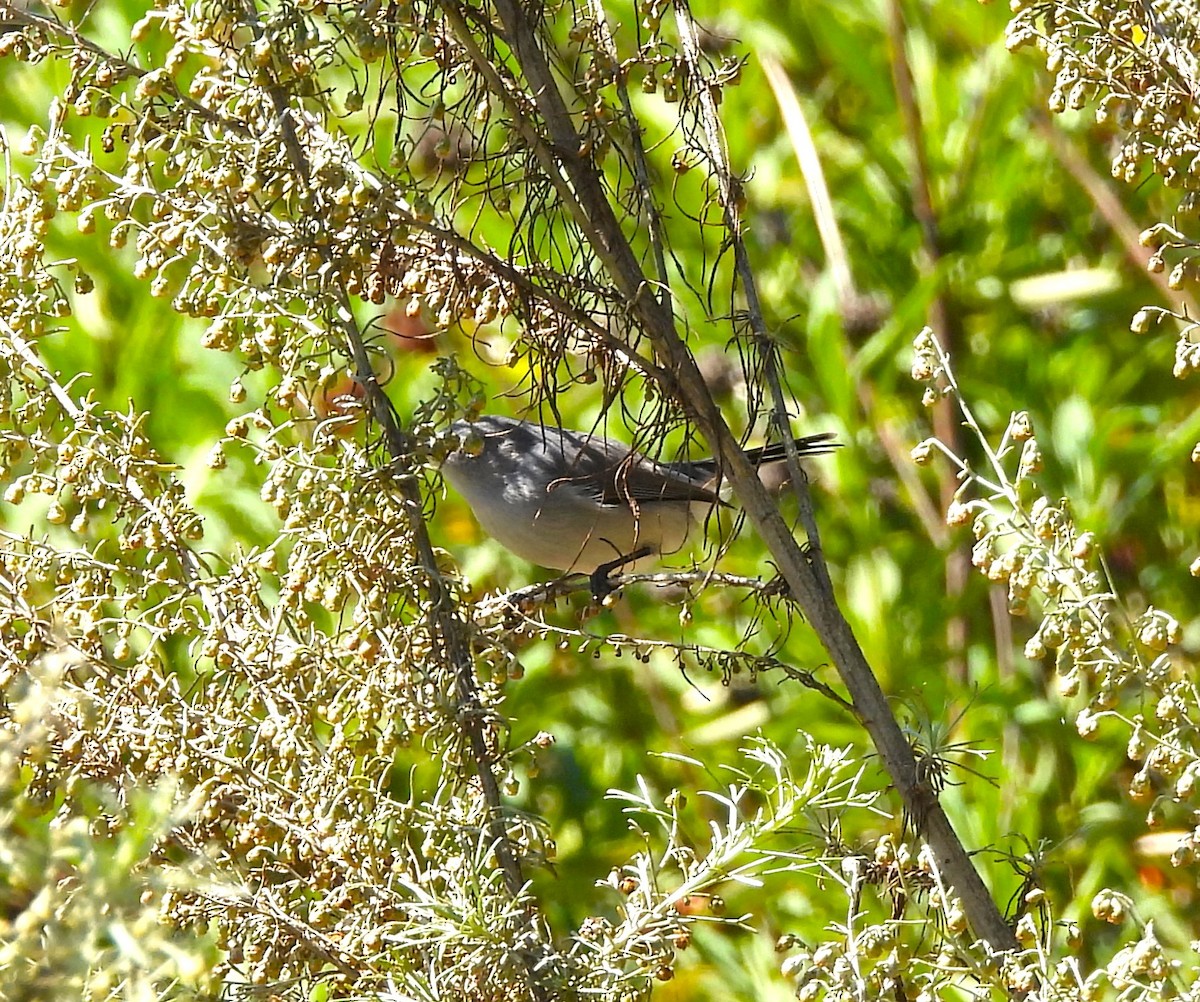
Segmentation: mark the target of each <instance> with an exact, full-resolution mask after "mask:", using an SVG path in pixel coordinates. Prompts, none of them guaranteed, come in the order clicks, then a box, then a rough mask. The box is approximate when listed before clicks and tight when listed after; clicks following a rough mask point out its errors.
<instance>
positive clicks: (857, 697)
mask: <svg viewBox="0 0 1200 1002" xmlns="http://www.w3.org/2000/svg"><path fill="white" fill-rule="evenodd" d="M496 10H497V13H498V15H499V17H500V20H501V22H502V24H503V26H504V29H505V33H506V36H507V38H508V39H509V41H510V43H511V44H512V46H513V49H514V51H515V52H516V55H517V58H518V60H519V61H520V64H521V69H522V72H523V73H524V75H525V78H526V80H527V82H528V84H529V89H530V91H531V93H532V94H533V97H534V101H535V102H536V104H537V107H538V111H539V113H540V114H541V115H542V117H543V119H544V120H545V122H546V125H547V129H548V132H549V135H550V138H551V143H552V145H553V148H554V149H555V150H556V151H558V153H559V155H560V160H559V165H560V167H561V170H562V171H563V173H564V174H565V175H566V176H567V177H568V178H569V179H570V183H571V189H572V192H573V196H574V197H573V199H572V200H571V205H572V207H573V208H574V207H577V211H579V212H581V213H582V214H583V216H582V218H578V219H576V223H577V224H578V225H579V227H580V229H581V231H582V232H583V233H584V234H585V236H586V237H587V238H588V239H589V240H593V239H594V240H595V243H594V245H593V247H592V249H593V250H594V252H595V253H596V254H597V256H598V257H599V259H600V261H601V263H602V264H603V265H604V267H605V268H606V270H607V271H608V273H609V275H610V277H611V279H612V281H613V282H614V284H615V285H616V286H617V288H618V290H619V291H620V292H621V293H622V295H624V296H625V297H626V298H627V299H628V301H629V303H630V309H631V314H632V316H633V318H634V319H635V320H636V321H637V323H638V325H639V326H640V328H641V330H642V331H643V332H644V333H645V334H646V335H647V336H648V337H649V338H650V340H651V341H652V343H653V344H654V346H655V350H656V353H657V355H658V358H659V360H660V362H661V364H662V365H663V367H664V370H665V372H664V373H663V377H664V386H663V389H664V390H666V391H667V392H669V393H670V394H671V395H672V396H673V397H674V399H676V400H677V401H678V402H679V404H680V406H681V407H682V408H683V409H684V410H685V412H686V413H687V414H688V416H689V418H690V419H691V420H692V421H693V422H694V424H695V425H696V427H697V428H698V429H699V431H700V433H701V434H702V435H703V436H704V438H705V439H706V440H707V442H708V444H709V446H710V447H711V448H712V449H713V452H714V454H715V455H716V456H718V457H719V459H720V460H721V462H722V464H723V466H724V469H725V471H726V475H727V476H728V477H729V479H730V481H731V482H732V484H733V487H734V490H735V492H736V494H737V496H738V499H739V501H740V502H741V504H742V506H743V508H744V509H745V511H746V513H747V515H748V517H749V518H750V521H751V522H752V524H753V525H754V526H755V528H756V529H757V530H758V532H759V534H760V535H761V537H762V538H763V540H764V542H765V543H766V545H767V547H768V549H769V550H770V552H771V555H772V557H773V559H774V561H775V563H776V565H777V566H778V568H779V570H780V573H781V574H782V575H783V577H784V578H785V579H786V580H787V583H788V586H789V588H790V589H791V592H792V594H793V596H794V597H795V598H796V599H797V601H798V602H799V604H800V606H801V608H802V609H803V610H804V613H805V615H806V616H807V617H808V619H809V621H810V622H811V623H812V625H813V628H814V629H815V630H816V632H817V635H818V637H819V638H820V639H821V642H822V643H823V644H824V645H825V648H826V650H827V651H828V652H829V654H830V656H831V658H832V660H833V662H834V664H835V666H836V667H837V670H838V672H839V673H840V675H841V677H842V679H843V681H844V683H845V684H846V687H847V689H848V690H849V691H850V693H851V696H852V698H853V701H854V706H855V708H856V711H857V713H858V715H859V716H860V718H861V719H862V721H863V724H864V726H865V727H866V728H867V730H868V732H869V733H870V734H871V737H872V739H873V740H874V742H875V745H876V747H877V749H878V750H879V753H880V756H881V758H882V760H883V762H884V764H885V766H886V768H887V769H888V772H889V774H890V775H891V777H892V780H893V782H894V783H895V784H896V787H897V789H898V790H899V792H900V794H901V796H902V798H903V800H904V803H905V806H906V808H907V809H908V811H909V814H910V816H911V817H913V818H914V819H916V820H917V822H918V823H919V824H920V826H921V829H922V832H923V834H924V836H925V838H926V840H927V841H928V843H929V845H930V846H931V848H932V849H933V851H934V853H935V856H936V857H937V862H938V865H939V868H940V870H941V872H942V873H943V874H944V875H945V877H946V878H947V880H948V881H949V882H950V884H951V885H952V886H953V887H954V889H955V892H956V893H957V894H958V895H959V897H960V898H961V899H962V901H963V907H964V910H965V912H966V914H967V916H968V919H969V921H970V922H971V925H972V928H973V929H974V931H975V933H976V935H978V936H979V937H980V938H981V939H983V940H985V941H986V942H987V943H989V944H990V945H991V946H992V948H993V949H996V950H1015V949H1016V947H1017V943H1016V940H1015V938H1014V936H1013V934H1012V931H1011V930H1010V929H1009V928H1008V927H1007V925H1005V923H1004V919H1003V917H1002V916H1001V915H1000V912H999V910H998V909H997V908H996V906H995V903H994V902H993V901H992V900H991V897H990V896H989V895H988V892H987V888H986V887H985V886H984V884H983V881H982V879H981V878H980V876H979V874H978V873H977V872H976V870H975V868H974V866H973V865H972V863H971V860H970V857H969V856H968V855H967V853H966V851H965V850H964V849H963V847H962V845H961V843H960V842H959V841H958V838H957V836H956V835H955V833H954V830H953V828H952V827H951V825H950V822H949V820H948V819H947V818H946V815H945V813H944V812H943V811H942V808H941V805H940V804H939V803H938V800H937V797H936V796H935V794H934V793H933V791H932V790H931V789H930V788H929V786H928V784H927V783H923V782H921V780H920V779H919V777H918V772H917V763H916V760H915V758H914V756H913V754H912V749H911V748H910V747H909V745H908V742H907V741H906V740H905V738H904V735H903V733H902V732H901V731H900V728H899V726H898V725H897V723H896V721H895V719H894V718H893V717H892V715H891V711H890V708H889V706H888V703H887V699H886V697H885V696H884V694H883V691H882V690H881V689H880V688H879V684H878V682H877V681H876V680H875V677H874V675H873V674H872V672H871V669H870V666H869V665H868V664H867V662H866V658H865V657H864V655H863V653H862V650H861V649H860V648H859V646H858V643H857V641H856V640H855V638H854V635H853V633H852V631H851V630H850V626H849V624H848V623H847V622H846V620H845V618H844V617H843V616H842V614H841V611H840V610H839V609H838V606H837V603H836V601H835V600H834V597H833V595H832V591H831V589H830V586H829V578H828V573H827V571H826V569H825V567H824V565H823V563H822V562H821V561H820V560H819V558H817V559H814V560H812V561H810V560H809V559H808V558H807V557H806V556H805V554H804V552H803V551H802V550H801V547H800V545H799V543H798V541H797V540H796V538H795V537H794V536H793V535H792V533H791V531H790V529H789V528H788V526H787V524H786V522H785V521H784V519H783V517H782V515H781V513H780V511H779V509H778V507H777V506H776V504H775V502H774V501H773V500H772V498H771V497H770V495H769V494H768V493H767V491H766V489H765V488H764V487H763V485H762V483H761V481H760V480H759V479H758V476H757V474H756V472H755V470H754V468H753V466H752V465H751V464H750V463H749V462H748V461H747V459H746V456H745V454H744V453H743V452H742V450H741V448H740V447H739V445H738V442H737V439H736V438H735V437H734V435H733V433H732V431H731V430H730V428H729V426H728V425H727V424H726V422H725V420H724V418H723V417H722V415H721V413H720V411H719V409H718V408H717V406H716V403H715V402H714V401H713V399H712V397H711V395H710V394H709V392H708V387H707V386H706V384H705V382H704V379H703V377H702V376H701V374H700V371H699V369H698V367H697V365H696V362H695V359H694V358H693V357H692V355H691V353H690V352H689V351H688V349H687V347H686V346H685V345H684V343H683V341H682V340H681V339H680V337H679V334H678V332H677V331H676V329H675V325H674V322H673V320H672V318H671V315H670V314H669V313H668V312H667V311H666V310H664V309H663V307H662V304H661V303H660V302H659V301H658V299H657V298H656V297H655V296H654V295H653V293H652V284H651V283H650V281H648V279H647V277H646V276H645V275H644V274H643V272H642V270H641V268H640V266H639V264H638V261H637V258H636V256H635V254H634V252H633V250H632V248H631V247H630V245H629V243H628V242H627V240H626V239H625V236H624V234H623V232H622V231H621V228H620V226H619V224H618V222H617V220H616V217H615V215H614V214H613V211H612V207H611V206H610V204H609V202H608V200H607V198H606V197H605V193H604V189H603V186H602V184H601V182H600V178H599V177H598V175H597V173H596V171H595V168H594V166H593V165H592V164H591V163H590V162H589V161H587V160H585V159H584V158H581V157H578V156H575V155H573V154H572V153H568V152H566V151H574V150H577V149H578V148H579V146H580V143H579V136H578V133H577V132H576V130H575V128H574V126H573V124H572V122H571V118H570V115H569V113H568V111H567V109H566V106H565V104H564V103H563V100H562V96H561V94H560V93H559V91H558V89H557V86H556V82H555V80H554V77H553V74H552V72H551V69H550V66H549V64H548V61H547V59H546V57H545V54H544V53H543V52H542V51H541V48H540V46H539V44H538V41H537V36H536V33H535V32H534V30H533V26H532V25H531V24H530V22H529V20H528V17H527V16H526V14H525V11H524V9H523V8H522V7H520V6H518V5H517V4H516V3H514V2H513V0H497V3H496ZM677 11H679V12H680V14H681V17H680V22H681V34H683V33H684V32H685V26H686V25H690V14H689V13H688V12H687V10H686V8H685V7H682V4H681V3H677ZM692 35H693V38H692V41H693V44H694V43H695V39H694V30H693V31H692ZM709 115H711V117H712V118H713V119H715V112H708V113H706V117H709ZM706 124H707V125H708V131H710V132H711V131H712V130H714V129H716V128H718V127H719V126H718V125H717V124H716V123H715V121H714V122H711V123H706ZM718 182H719V184H720V185H721V186H722V187H723V188H725V189H728V188H729V187H731V179H730V178H729V177H719V178H718ZM726 195H727V196H728V200H729V202H730V203H731V202H732V201H733V199H732V192H729V191H726ZM732 235H733V236H735V237H736V229H735V230H734V231H733V234H732ZM740 244H741V242H740V241H737V242H736V245H735V246H737V247H740ZM738 255H739V262H738V264H739V272H740V273H741V278H742V282H743V286H744V288H745V289H746V291H747V295H748V297H752V296H753V295H754V292H753V289H754V285H753V279H752V276H751V275H749V267H748V263H747V262H746V261H745V257H744V249H742V250H739V251H738ZM752 305H753V307H754V308H755V312H757V313H759V315H761V311H757V309H756V307H757V303H753V304H752ZM784 439H785V441H786V440H788V436H784ZM797 479H798V478H797ZM814 541H815V540H814Z"/></svg>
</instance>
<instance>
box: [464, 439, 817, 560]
mask: <svg viewBox="0 0 1200 1002" xmlns="http://www.w3.org/2000/svg"><path fill="white" fill-rule="evenodd" d="M452 430H453V431H454V432H455V434H457V435H459V436H460V438H462V439H467V438H469V437H470V436H471V433H472V432H474V433H475V434H476V435H478V436H479V437H480V438H481V439H482V441H483V447H482V450H481V451H480V452H479V454H478V455H471V454H470V451H469V450H467V449H463V448H460V449H458V450H457V451H455V452H453V453H451V454H450V456H448V457H447V459H446V461H445V464H444V465H443V467H442V472H443V474H444V475H445V477H446V479H447V480H448V481H449V482H450V485H451V486H452V487H453V488H454V489H455V490H456V491H458V493H459V494H461V495H462V496H463V498H464V500H465V501H466V502H467V504H468V505H470V507H471V510H472V511H473V512H474V514H475V517H476V518H477V519H478V520H479V524H480V525H481V526H483V528H484V530H485V531H486V532H487V533H488V535H490V536H491V537H492V538H493V539H495V540H496V541H497V542H499V543H500V544H501V545H503V546H504V547H505V548H506V549H508V550H510V551H511V552H513V553H515V554H516V555H517V556H518V557H521V558H522V559H524V560H528V561H529V562H530V563H534V564H538V565H540V566H542V567H553V568H556V569H558V570H564V571H582V572H586V573H592V572H594V571H596V570H597V568H602V567H603V565H606V564H620V565H622V566H625V565H626V562H625V561H623V560H622V558H625V557H631V556H637V557H639V558H641V557H649V556H652V555H654V554H659V553H674V552H675V551H676V550H678V549H680V548H681V547H682V546H683V544H684V541H685V540H686V539H687V536H688V533H689V531H690V530H691V528H692V525H693V523H695V522H698V521H703V519H704V517H705V516H706V515H707V514H708V512H709V510H710V509H711V508H712V506H713V505H715V504H720V503H722V502H721V498H720V496H719V494H718V493H717V484H716V469H717V464H716V460H714V459H703V460H699V461H696V462H675V463H663V462H658V461H656V460H653V459H649V458H647V457H645V456H642V455H640V454H639V453H636V452H633V451H632V450H631V449H630V447H629V446H628V445H623V444H621V443H620V442H613V441H611V440H610V439H607V438H603V437H602V436H600V435H596V434H590V433H587V432H579V431H570V430H567V429H560V428H555V427H552V426H545V425H541V424H538V423H536V422H532V421H518V420H516V419H514V418H508V417H499V416H494V415H492V416H489V415H484V416H482V417H480V418H479V419H478V420H477V421H475V422H473V423H468V422H466V421H458V422H456V423H455V424H454V426H453V429H452ZM831 439H832V435H830V434H820V435H809V436H806V437H804V438H798V439H796V450H797V452H798V453H799V454H800V455H801V456H811V455H817V454H820V453H825V452H829V451H830V450H831V449H833V448H836V443H835V442H833V441H832V440H831ZM746 454H747V456H748V457H749V459H750V461H751V462H752V463H755V464H756V465H759V464H763V463H771V462H778V461H779V460H781V459H783V458H784V449H783V446H782V445H772V446H767V447H765V448H761V449H750V450H747V453H746ZM635 562H636V561H633V560H630V561H628V563H629V564H632V563H635Z"/></svg>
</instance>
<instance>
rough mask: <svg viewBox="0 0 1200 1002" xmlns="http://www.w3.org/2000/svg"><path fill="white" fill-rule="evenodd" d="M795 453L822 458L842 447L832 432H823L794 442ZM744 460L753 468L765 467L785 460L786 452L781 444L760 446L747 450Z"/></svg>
mask: <svg viewBox="0 0 1200 1002" xmlns="http://www.w3.org/2000/svg"><path fill="white" fill-rule="evenodd" d="M794 441H795V443H796V452H797V453H798V454H799V455H800V456H801V457H803V456H822V455H824V454H826V453H828V452H832V451H833V450H834V449H840V448H841V447H842V443H841V442H835V441H834V436H833V432H831V431H823V432H821V433H820V434H819V435H805V436H803V437H802V438H797V439H795V440H794ZM746 458H747V459H748V460H750V462H751V463H753V464H754V465H755V466H765V465H766V464H767V463H780V462H783V460H785V459H787V450H786V449H785V448H784V445H783V443H782V442H776V443H775V444H774V445H762V446H759V447H758V448H757V449H747V450H746Z"/></svg>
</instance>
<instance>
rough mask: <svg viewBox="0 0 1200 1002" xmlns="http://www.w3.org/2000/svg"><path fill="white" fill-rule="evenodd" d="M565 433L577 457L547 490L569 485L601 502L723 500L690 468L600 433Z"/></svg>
mask: <svg viewBox="0 0 1200 1002" xmlns="http://www.w3.org/2000/svg"><path fill="white" fill-rule="evenodd" d="M562 434H563V438H564V439H568V438H569V439H570V443H571V449H572V451H573V452H574V458H573V460H572V462H571V463H570V466H569V469H570V472H569V473H568V474H567V475H566V476H563V477H560V478H559V479H558V480H555V481H554V482H553V483H551V484H550V486H549V488H548V490H555V489H559V488H562V487H565V486H567V485H570V486H571V487H572V489H574V490H578V491H583V492H585V493H586V494H587V495H588V496H589V497H591V498H592V499H594V500H595V501H596V502H597V503H599V504H603V505H611V506H616V505H623V506H626V507H628V506H629V505H630V504H631V503H633V504H645V503H654V502H656V501H686V502H692V501H697V502H699V501H703V502H708V503H711V504H715V503H717V502H719V501H720V498H719V496H718V495H717V494H716V493H715V492H714V491H711V490H709V489H708V488H707V487H705V486H704V479H706V478H703V477H696V478H695V479H693V478H692V471H691V470H690V469H687V468H682V469H677V468H675V467H673V466H667V465H666V464H664V463H657V462H655V461H654V460H652V459H647V458H646V457H645V456H641V455H639V454H637V453H636V452H632V451H630V448H629V446H627V445H623V444H621V443H620V442H613V441H612V440H610V439H607V438H602V437H600V436H599V435H586V434H583V433H581V432H574V431H566V430H564V431H563V433H562Z"/></svg>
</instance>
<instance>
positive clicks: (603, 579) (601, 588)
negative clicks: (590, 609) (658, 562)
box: [588, 546, 654, 602]
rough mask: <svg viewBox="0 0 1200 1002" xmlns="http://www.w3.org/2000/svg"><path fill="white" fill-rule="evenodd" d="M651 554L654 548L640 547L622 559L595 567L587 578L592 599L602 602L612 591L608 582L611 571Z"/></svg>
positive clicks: (618, 558) (610, 582) (611, 586)
mask: <svg viewBox="0 0 1200 1002" xmlns="http://www.w3.org/2000/svg"><path fill="white" fill-rule="evenodd" d="M653 552H654V548H653V547H651V546H640V547H638V548H637V549H636V550H634V551H633V552H632V553H627V554H625V556H623V557H617V559H616V560H610V561H608V563H604V564H601V565H600V566H599V567H597V568H596V569H595V570H594V571H592V573H591V575H590V576H589V578H588V580H589V581H590V582H591V585H592V598H594V599H595V600H596V601H597V602H602V601H603V600H604V598H605V596H607V595H609V594H610V593H611V592H612V591H613V583H612V581H610V580H609V575H610V574H612V572H613V571H615V570H618V569H620V568H622V567H624V566H625V565H626V564H632V563H633V562H634V561H635V560H641V559H642V557H648V556H650V554H651V553H653Z"/></svg>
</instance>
